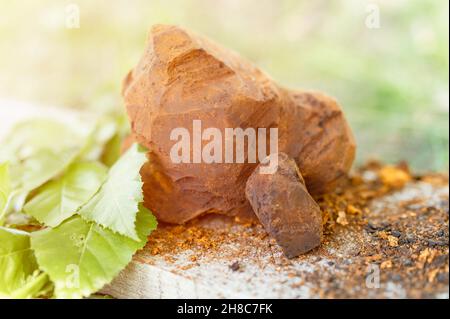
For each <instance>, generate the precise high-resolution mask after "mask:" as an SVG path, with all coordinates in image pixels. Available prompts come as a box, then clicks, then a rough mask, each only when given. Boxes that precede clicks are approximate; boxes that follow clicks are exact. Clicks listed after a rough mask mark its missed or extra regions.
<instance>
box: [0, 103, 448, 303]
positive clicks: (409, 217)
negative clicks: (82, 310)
mask: <svg viewBox="0 0 450 319" xmlns="http://www.w3.org/2000/svg"><path fill="white" fill-rule="evenodd" d="M12 106H14V107H12ZM46 114H47V115H48V116H50V117H53V118H55V117H56V118H59V119H61V120H73V115H74V114H75V113H74V112H73V111H71V112H69V111H67V112H66V111H62V109H56V108H45V107H39V108H38V110H37V109H36V108H35V107H34V106H33V105H27V104H23V103H16V102H14V103H13V102H12V101H2V100H0V117H1V118H2V126H3V127H2V131H0V135H4V134H5V132H6V130H7V129H6V128H7V127H10V126H12V124H13V122H16V121H18V120H20V119H24V118H29V117H34V116H41V117H42V116H45V115H46ZM361 176H362V178H363V180H362V182H363V183H366V182H368V181H370V180H373V179H374V178H376V174H375V173H374V172H373V171H371V170H370V169H367V170H365V171H364V172H362V173H361ZM448 198H449V194H448V179H447V178H446V176H443V175H438V174H431V175H430V174H429V175H427V176H425V177H421V178H414V179H411V180H410V181H409V182H408V183H407V184H406V185H405V186H404V187H399V188H398V189H396V190H390V191H387V192H385V193H383V195H382V196H375V198H374V199H373V200H370V201H368V202H367V206H366V207H365V209H364V211H363V212H361V214H360V215H359V213H357V214H356V215H355V216H353V215H351V214H349V213H347V215H346V214H345V212H343V214H342V215H341V212H340V211H339V212H338V213H339V214H338V218H337V220H333V227H332V228H330V229H329V230H328V232H327V233H326V234H325V238H324V242H323V243H322V245H321V246H320V247H319V248H317V249H314V250H313V251H311V252H310V253H307V254H305V255H302V256H300V257H298V258H294V259H287V258H285V257H284V255H283V253H282V251H281V249H280V248H279V247H278V246H277V245H276V243H275V242H274V241H273V240H272V239H271V238H269V237H268V236H267V234H266V232H265V231H264V229H263V228H262V227H261V226H260V225H244V224H240V223H237V222H236V221H235V220H233V219H232V218H228V217H218V216H210V217H205V218H203V219H200V220H197V221H194V222H191V223H189V224H187V225H185V226H170V225H160V227H159V228H158V230H157V231H155V232H154V233H153V234H152V235H151V236H150V237H149V242H148V244H147V246H146V247H145V248H144V249H143V250H141V251H140V252H138V253H137V254H136V255H135V257H134V259H133V261H132V262H131V263H130V264H129V266H128V267H127V268H126V269H125V270H124V271H122V272H121V273H120V275H119V276H118V277H117V278H116V279H115V280H114V281H113V282H112V283H111V284H110V285H108V286H107V287H105V288H104V289H103V290H102V293H105V294H109V295H111V296H113V297H116V298H333V297H338V298H448V297H449V287H448V280H449V275H448V265H449V264H448V235H449V234H448V209H449V202H448ZM328 223H329V222H328Z"/></svg>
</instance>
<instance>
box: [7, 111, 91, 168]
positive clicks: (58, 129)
mask: <svg viewBox="0 0 450 319" xmlns="http://www.w3.org/2000/svg"><path fill="white" fill-rule="evenodd" d="M80 131H81V128H78V130H77V131H76V130H75V128H71V127H70V126H69V125H67V124H64V123H61V122H58V121H55V120H50V119H30V120H26V121H23V122H20V123H18V124H16V125H15V126H14V127H13V128H12V129H11V131H10V132H9V134H8V135H7V136H6V137H5V138H3V139H2V147H1V149H0V162H2V161H10V163H11V165H13V164H15V163H16V162H17V161H20V160H21V159H24V158H27V157H29V156H31V155H33V154H34V153H36V152H37V151H39V150H42V149H48V150H51V151H53V152H56V153H57V152H59V151H60V150H64V149H69V148H73V147H76V146H79V145H82V143H83V141H84V139H85V136H84V135H85V134H80V133H79V132H80Z"/></svg>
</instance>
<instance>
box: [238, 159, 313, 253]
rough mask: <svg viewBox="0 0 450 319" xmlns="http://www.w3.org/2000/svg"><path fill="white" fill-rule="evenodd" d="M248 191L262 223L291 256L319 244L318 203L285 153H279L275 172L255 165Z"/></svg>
mask: <svg viewBox="0 0 450 319" xmlns="http://www.w3.org/2000/svg"><path fill="white" fill-rule="evenodd" d="M245 194H246V196H247V199H248V201H249V202H250V204H251V206H252V207H253V210H254V212H255V214H256V215H257V216H258V218H259V220H260V222H261V224H262V225H263V226H264V228H265V229H266V231H267V232H268V233H269V235H270V236H272V237H273V238H275V240H276V241H277V243H278V244H279V245H280V246H281V248H282V249H283V251H284V253H285V255H286V256H287V257H288V258H292V257H296V256H298V255H300V254H303V253H305V252H307V251H309V250H311V249H313V248H315V247H317V246H318V245H320V241H321V237H322V214H321V211H320V208H319V205H318V204H317V203H316V202H315V201H314V199H313V198H312V197H311V195H309V193H308V190H307V189H306V187H305V184H304V180H303V178H302V176H301V174H300V172H299V170H298V167H297V165H296V164H295V161H294V160H293V159H291V158H289V157H288V156H287V155H286V154H284V153H279V154H278V169H277V171H276V172H275V173H274V174H261V173H260V170H259V167H258V168H256V169H255V171H254V172H253V174H252V175H251V176H250V178H249V179H248V181H247V185H246V188H245Z"/></svg>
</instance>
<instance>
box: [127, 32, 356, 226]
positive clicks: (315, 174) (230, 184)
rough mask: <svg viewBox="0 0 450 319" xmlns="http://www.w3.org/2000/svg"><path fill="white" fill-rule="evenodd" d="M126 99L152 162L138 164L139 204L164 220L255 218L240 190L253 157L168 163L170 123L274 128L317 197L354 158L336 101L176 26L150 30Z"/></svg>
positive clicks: (133, 124)
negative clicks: (280, 80)
mask: <svg viewBox="0 0 450 319" xmlns="http://www.w3.org/2000/svg"><path fill="white" fill-rule="evenodd" d="M123 96H124V100H125V105H126V108H127V112H128V116H129V119H130V122H131V128H132V133H133V138H134V139H135V140H136V141H138V142H139V143H141V144H142V145H144V146H146V147H147V148H148V149H149V158H150V163H148V164H147V165H146V166H145V167H144V168H143V170H141V174H142V176H143V181H144V200H145V205H146V206H147V207H148V208H149V209H151V210H152V211H153V212H154V213H155V214H156V216H157V217H158V219H159V220H161V221H165V222H171V223H184V222H186V221H188V220H190V219H192V218H194V217H197V216H199V215H201V214H205V213H220V214H226V215H231V216H236V215H238V216H252V215H253V212H252V209H251V207H250V205H249V203H248V202H247V200H246V198H245V192H244V190H245V184H246V182H247V178H248V177H249V176H250V174H251V173H252V172H253V170H254V168H255V167H256V165H257V163H240V164H237V163H231V164H225V163H214V164H205V163H181V164H176V163H173V162H172V161H171V158H170V149H171V147H172V146H173V144H174V143H175V142H174V141H171V140H170V133H171V131H172V129H174V128H177V127H183V128H186V129H188V131H189V132H190V135H191V136H193V132H192V123H193V120H201V121H202V127H203V128H209V127H214V128H218V129H219V130H220V131H221V132H222V134H223V132H224V129H225V128H243V129H246V128H255V129H256V128H274V127H276V128H278V131H279V132H278V135H279V151H282V152H285V153H287V154H288V155H289V156H291V157H292V158H294V159H295V161H296V162H297V165H298V166H299V168H300V170H301V171H302V174H303V176H304V178H305V181H306V185H307V186H308V189H310V191H311V193H313V194H320V193H324V192H328V191H330V190H332V189H333V188H334V187H335V185H336V184H337V183H338V182H339V180H340V178H341V177H342V176H344V175H345V174H346V173H347V172H348V170H349V169H350V166H351V164H352V162H353V157H354V153H355V144H354V141H353V137H352V134H351V131H350V129H349V127H348V125H347V122H346V120H345V118H344V116H343V114H342V111H341V109H340V107H339V106H338V104H337V103H336V102H335V101H334V100H333V99H331V98H329V97H327V96H325V95H322V94H320V93H313V92H302V91H289V90H286V89H284V88H281V87H279V86H278V85H277V84H276V83H275V82H274V81H272V80H271V79H270V78H269V77H268V76H267V75H265V74H264V73H262V72H261V71H260V70H259V69H258V68H256V67H255V66H254V65H252V64H251V63H249V62H247V61H246V60H245V59H243V58H242V57H240V56H239V55H237V54H236V53H234V52H232V51H229V50H227V49H225V48H223V47H220V46H218V45H217V44H215V43H213V42H211V41H209V40H207V39H204V38H202V37H200V36H198V35H195V34H193V33H191V32H188V31H186V30H184V29H181V28H179V27H176V26H164V25H158V26H155V27H153V28H152V31H151V33H150V36H149V40H148V47H147V49H146V51H145V52H144V55H143V57H142V58H141V60H140V62H139V63H138V65H137V66H136V67H135V68H134V69H133V70H132V71H130V72H129V74H128V75H127V77H126V78H125V80H124V85H123ZM207 142H208V141H203V142H202V143H203V146H204V145H205V144H207ZM253 216H254V215H253Z"/></svg>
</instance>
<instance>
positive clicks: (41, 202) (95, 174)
mask: <svg viewBox="0 0 450 319" xmlns="http://www.w3.org/2000/svg"><path fill="white" fill-rule="evenodd" d="M106 174H107V170H106V167H105V166H103V165H102V164H100V163H98V162H82V163H74V164H72V165H71V166H69V168H68V169H67V171H66V172H65V173H64V175H63V176H61V178H59V179H57V180H53V181H51V182H49V183H47V184H45V185H44V186H43V187H41V188H40V189H39V190H38V193H37V194H36V196H34V197H33V198H32V199H31V200H30V201H29V202H28V203H26V204H25V206H24V208H23V209H24V211H25V213H27V214H29V215H31V216H33V217H34V218H36V219H37V220H38V221H39V222H40V223H42V224H45V225H47V226H51V227H56V226H58V225H59V224H60V223H61V222H63V221H64V220H66V219H67V218H69V217H71V216H72V215H74V214H75V212H76V211H77V209H78V208H79V207H80V206H82V205H83V204H84V203H86V202H87V201H88V200H89V199H90V198H91V197H92V196H93V195H94V194H95V193H96V192H97V190H98V189H99V187H100V185H101V184H102V183H103V181H104V179H105V177H106Z"/></svg>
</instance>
